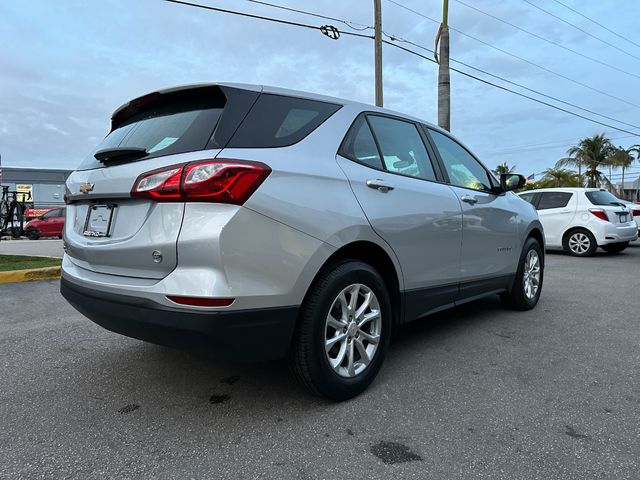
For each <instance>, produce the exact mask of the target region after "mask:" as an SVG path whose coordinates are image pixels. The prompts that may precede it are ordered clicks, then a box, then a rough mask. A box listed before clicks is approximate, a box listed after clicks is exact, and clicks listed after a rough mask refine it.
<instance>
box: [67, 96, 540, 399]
mask: <svg viewBox="0 0 640 480" xmlns="http://www.w3.org/2000/svg"><path fill="white" fill-rule="evenodd" d="M523 184H524V177H522V176H521V175H514V174H507V175H504V176H502V177H501V180H500V182H498V181H497V180H495V179H494V178H493V176H492V175H491V173H490V172H489V170H488V169H487V168H485V167H484V166H483V165H482V164H481V163H480V162H479V161H478V160H477V159H476V157H475V156H474V155H473V154H471V153H470V152H469V150H468V149H466V148H465V147H464V146H463V145H462V144H461V143H460V142H459V141H458V140H456V139H455V138H454V137H452V136H451V135H450V134H449V133H447V132H446V131H443V130H441V129H439V128H437V127H435V126H433V125H430V124H427V123H425V122H422V121H420V120H417V119H415V118H412V117H408V116H405V115H401V114H397V113H394V112H391V111H388V110H385V109H381V108H376V107H372V106H369V105H363V104H359V103H355V102H351V101H345V100H339V99H336V98H330V97H323V96H319V95H313V94H308V93H303V92H297V91H290V90H282V89H278V88H270V87H260V86H247V85H233V84H219V85H204V86H202V85H200V86H189V87H180V88H175V89H170V90H164V91H161V92H155V93H152V94H150V95H146V96H144V97H141V98H138V99H135V100H132V101H131V102H129V103H127V104H125V105H124V106H122V107H121V108H119V109H118V110H116V112H115V113H114V114H113V117H112V129H111V132H110V133H109V134H108V135H107V137H106V138H105V139H104V141H103V142H102V144H100V145H99V146H98V147H97V150H96V151H95V153H93V154H92V155H91V156H89V157H88V158H87V159H85V160H84V161H83V162H82V164H81V165H80V167H79V168H78V170H77V171H76V172H74V173H73V174H72V175H71V176H70V177H69V179H68V181H67V190H68V192H67V195H66V199H67V202H68V207H67V210H68V221H67V224H66V226H65V248H66V255H65V256H64V259H63V264H62V281H61V291H62V294H63V295H64V296H65V297H66V298H67V300H68V301H69V302H70V303H71V304H72V305H73V306H75V308H77V309H78V310H79V311H80V312H82V313H83V314H84V315H86V316H87V317H89V318H90V319H91V320H93V321H94V322H96V323H98V324H99V325H102V326H103V327H105V328H107V329H109V330H112V331H114V332H118V333H121V334H124V335H128V336H131V337H135V338H139V339H142V340H147V341H150V342H154V343H159V344H165V345H173V346H177V347H185V348H197V349H201V350H204V351H207V352H209V353H211V354H213V355H215V356H218V357H223V358H232V359H238V360H243V361H247V360H257V359H260V360H263V359H273V358H280V357H285V356H287V355H288V356H289V359H290V362H291V365H292V367H293V370H294V372H296V374H297V376H298V377H299V379H300V380H301V381H302V382H303V384H304V385H306V386H307V387H308V388H309V390H311V391H312V392H313V393H316V394H318V395H322V396H325V397H328V398H332V399H335V400H343V399H346V398H349V397H352V396H354V395H357V394H358V393H360V392H361V391H363V390H364V389H365V388H366V387H367V386H368V385H369V384H370V383H371V382H372V381H373V379H374V377H375V376H376V374H377V373H378V371H379V369H380V367H381V365H382V362H383V359H384V357H385V353H386V350H387V347H388V345H389V339H390V336H391V332H392V331H393V330H394V328H395V327H396V326H398V325H400V324H403V323H405V322H407V321H410V320H414V319H417V318H420V317H424V316H426V315H428V314H430V313H432V312H435V311H439V310H442V309H445V308H449V307H453V306H455V305H459V304H462V303H465V302H469V301H471V300H475V299H478V298H480V297H484V296H486V295H495V294H500V296H501V298H502V300H503V301H504V303H505V304H506V305H507V306H509V307H511V308H514V309H517V310H527V309H531V308H533V307H534V306H535V305H536V303H537V302H538V298H539V296H540V291H541V288H542V282H543V268H544V253H543V251H544V248H543V244H544V240H543V233H542V226H541V224H540V222H539V221H538V217H537V214H536V212H535V209H534V208H533V207H531V205H529V204H528V203H527V202H524V201H522V200H521V199H520V198H519V197H518V196H517V195H515V194H513V193H512V192H509V190H513V189H515V188H518V187H520V186H522V185H523Z"/></svg>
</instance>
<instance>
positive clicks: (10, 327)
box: [0, 242, 640, 479]
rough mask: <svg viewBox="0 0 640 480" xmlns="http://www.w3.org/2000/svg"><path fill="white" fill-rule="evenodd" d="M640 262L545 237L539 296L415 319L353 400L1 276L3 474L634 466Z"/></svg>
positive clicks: (373, 474)
mask: <svg viewBox="0 0 640 480" xmlns="http://www.w3.org/2000/svg"><path fill="white" fill-rule="evenodd" d="M30 243H33V242H30ZM36 243H38V242H36ZM639 267H640V242H636V244H635V245H632V247H630V248H629V249H627V250H626V251H625V252H624V253H623V254H621V255H618V256H614V257H611V256H608V255H605V254H603V253H599V254H598V255H597V256H596V257H594V258H586V259H577V258H572V257H569V256H566V255H564V254H549V255H548V256H547V270H546V278H545V285H544V290H543V294H542V298H541V301H540V303H539V305H538V307H537V308H536V309H535V310H533V311H530V312H524V313H520V312H511V311H508V310H505V309H503V308H502V306H501V304H500V302H499V300H498V299H497V297H496V298H495V299H494V298H491V299H487V300H483V301H479V302H476V303H472V304H468V305H466V306H463V307H460V308H457V309H455V310H452V311H448V312H443V313H441V314H438V315H436V316H434V317H432V318H431V319H430V321H421V322H416V323H413V324H411V325H408V326H407V327H404V328H402V329H401V331H400V334H399V335H398V337H397V338H396V339H395V341H394V342H393V343H392V345H391V349H390V352H389V355H388V357H387V361H386V364H385V366H384V367H383V369H382V371H381V374H380V375H379V377H378V379H377V380H376V382H375V383H374V384H373V385H372V387H371V388H370V389H369V390H368V391H367V392H365V393H364V394H363V395H361V396H360V397H357V398H355V399H353V400H351V401H348V402H345V403H341V404H335V403H330V402H326V401H323V400H319V399H316V398H314V397H312V396H310V395H308V394H307V393H306V392H305V391H304V390H302V389H301V388H300V387H299V386H298V385H297V384H296V383H294V381H293V380H292V378H291V377H290V375H289V373H288V371H287V368H286V364H285V363H283V362H274V363H266V364H257V365H233V364H224V363H219V362H214V361H211V360H207V359H203V358H199V357H196V356H194V355H192V354H189V353H185V352H179V351H175V350H171V349H168V348H163V347H159V346H154V345H149V344H145V343H142V342H139V341H136V340H133V339H129V338H125V337H121V336H118V335H116V334H112V333H110V332H108V331H106V330H103V329H101V328H100V327H98V326H96V325H94V324H93V323H91V322H90V321H88V320H86V319H85V318H84V317H82V316H81V315H80V314H78V313H77V312H75V311H74V310H73V309H72V308H71V307H70V306H69V305H67V304H66V302H65V301H64V300H63V299H62V298H61V297H60V295H59V293H58V287H59V286H58V282H56V281H45V282H32V283H29V284H12V285H0V312H2V315H1V320H0V369H1V370H0V385H1V386H2V387H1V389H0V396H1V397H2V399H1V401H0V425H1V426H2V428H0V458H1V459H2V461H1V462H0V478H7V479H9V478H11V479H14V478H78V479H91V478H215V479H218V478H247V479H253V478H268V479H271V478H287V479H288V478H292V479H325V478H326V479H333V478H340V479H343V478H354V479H360V478H363V479H364V478H380V479H390V478H403V479H404V478H416V479H470V478H487V479H497V478H504V479H556V478H561V479H591V478H603V479H604V478H607V479H637V478H638V475H639V472H640V461H639V458H640V421H639V420H638V419H639V418H640V368H639V367H638V366H639V360H640V349H639V345H640V316H639V315H638V312H639V310H640V308H639V307H640V300H639V299H638V285H637V278H638V271H639Z"/></svg>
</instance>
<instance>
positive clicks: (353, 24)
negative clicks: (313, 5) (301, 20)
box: [246, 0, 373, 32]
mask: <svg viewBox="0 0 640 480" xmlns="http://www.w3.org/2000/svg"><path fill="white" fill-rule="evenodd" d="M246 1H247V2H251V3H256V4H258V5H265V6H267V7H272V8H278V9H280V10H286V11H288V12H295V13H299V14H301V15H308V16H310V17H316V18H322V19H324V20H331V21H333V22H339V23H342V24H344V25H346V26H347V27H349V28H353V29H354V30H358V31H360V32H363V31H365V30H373V26H372V25H365V24H363V23H358V22H352V21H350V20H343V19H341V18H335V17H329V16H327V15H322V14H320V13H312V12H306V11H304V10H298V9H297V8H291V7H285V6H284V5H276V4H274V3H269V2H263V1H261V0H246Z"/></svg>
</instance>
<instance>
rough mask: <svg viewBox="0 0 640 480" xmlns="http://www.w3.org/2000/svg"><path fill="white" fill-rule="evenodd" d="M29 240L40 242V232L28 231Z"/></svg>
mask: <svg viewBox="0 0 640 480" xmlns="http://www.w3.org/2000/svg"><path fill="white" fill-rule="evenodd" d="M27 238H28V239H29V240H38V239H39V238H40V232H39V231H38V230H36V229H35V228H32V229H29V230H27Z"/></svg>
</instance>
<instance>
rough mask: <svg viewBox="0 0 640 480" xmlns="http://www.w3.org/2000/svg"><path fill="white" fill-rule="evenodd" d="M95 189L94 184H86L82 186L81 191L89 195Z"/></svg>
mask: <svg viewBox="0 0 640 480" xmlns="http://www.w3.org/2000/svg"><path fill="white" fill-rule="evenodd" d="M93 187H94V184H93V183H89V182H84V183H83V184H82V185H80V191H81V192H82V193H89V192H90V191H91V190H93Z"/></svg>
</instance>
